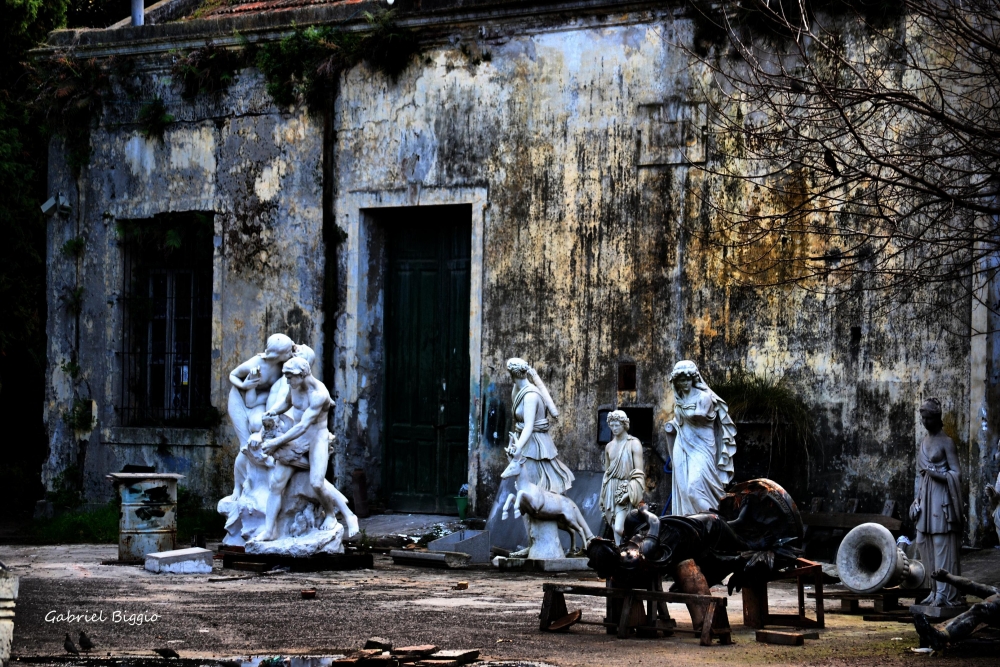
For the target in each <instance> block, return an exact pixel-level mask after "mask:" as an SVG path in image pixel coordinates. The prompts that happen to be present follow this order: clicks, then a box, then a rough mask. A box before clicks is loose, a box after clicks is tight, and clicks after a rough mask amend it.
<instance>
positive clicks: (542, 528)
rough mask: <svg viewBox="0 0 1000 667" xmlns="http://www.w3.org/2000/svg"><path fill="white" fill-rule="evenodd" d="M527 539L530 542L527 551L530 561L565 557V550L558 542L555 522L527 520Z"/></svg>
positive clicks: (557, 529)
mask: <svg viewBox="0 0 1000 667" xmlns="http://www.w3.org/2000/svg"><path fill="white" fill-rule="evenodd" d="M528 539H529V540H530V541H531V548H530V549H529V550H528V558H529V559H530V560H542V559H546V558H565V557H566V550H565V549H563V546H562V543H561V542H560V540H559V526H558V525H557V524H556V522H555V521H544V520H543V521H539V520H537V519H528Z"/></svg>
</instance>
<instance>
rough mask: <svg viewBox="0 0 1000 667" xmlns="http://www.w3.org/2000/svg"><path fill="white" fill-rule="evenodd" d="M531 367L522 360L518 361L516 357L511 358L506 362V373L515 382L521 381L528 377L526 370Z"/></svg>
mask: <svg viewBox="0 0 1000 667" xmlns="http://www.w3.org/2000/svg"><path fill="white" fill-rule="evenodd" d="M529 368H531V366H529V365H528V362H527V361H525V360H524V359H519V358H518V357H512V358H511V359H508V360H507V372H509V373H510V376H511V377H512V378H514V379H515V380H521V379H523V378H526V377H528V369H529Z"/></svg>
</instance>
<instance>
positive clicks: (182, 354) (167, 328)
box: [118, 213, 219, 427]
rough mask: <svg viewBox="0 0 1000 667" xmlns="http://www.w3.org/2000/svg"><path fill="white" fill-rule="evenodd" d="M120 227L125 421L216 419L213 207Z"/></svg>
mask: <svg viewBox="0 0 1000 667" xmlns="http://www.w3.org/2000/svg"><path fill="white" fill-rule="evenodd" d="M118 227H119V229H118V231H119V238H121V239H122V248H123V252H124V256H123V258H124V279H125V285H124V293H125V309H124V321H123V336H122V347H121V355H122V375H121V398H120V403H119V409H120V414H121V421H122V426H176V427H204V426H213V425H215V424H217V423H218V421H219V412H218V411H217V410H216V409H215V408H213V407H212V404H211V402H210V396H209V394H210V391H211V378H210V373H211V352H212V350H211V346H212V254H213V243H212V239H213V233H214V227H213V221H212V214H210V213H170V214H163V215H158V216H155V217H153V218H151V219H146V220H124V221H119V223H118Z"/></svg>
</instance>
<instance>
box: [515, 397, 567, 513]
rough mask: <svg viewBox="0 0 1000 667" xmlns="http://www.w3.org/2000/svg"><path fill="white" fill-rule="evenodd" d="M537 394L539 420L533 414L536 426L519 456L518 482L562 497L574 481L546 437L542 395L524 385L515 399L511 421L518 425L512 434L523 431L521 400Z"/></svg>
mask: <svg viewBox="0 0 1000 667" xmlns="http://www.w3.org/2000/svg"><path fill="white" fill-rule="evenodd" d="M530 393H535V394H538V398H539V400H538V410H539V411H540V412H541V416H539V415H538V414H537V413H536V414H535V422H534V424H533V427H534V428H533V430H532V433H531V436H530V437H529V438H528V440H527V442H525V443H524V447H523V448H522V449H521V455H522V456H523V457H524V464H523V467H522V469H521V473H520V477H521V479H523V480H525V481H527V482H531V483H532V484H535V485H537V486H538V487H539V488H540V489H542V490H543V491H551V492H552V493H560V494H561V493H565V492H566V491H567V490H569V489H570V487H572V486H573V480H574V479H575V477H574V475H573V471H572V470H570V469H569V468H568V467H567V466H566V464H565V463H563V462H562V461H560V460H559V451H558V450H557V449H556V445H555V443H554V442H552V436H551V435H549V420H548V412H547V411H546V409H545V401H543V400H542V398H541V392H540V391H538V387H536V386H535V385H533V384H530V383H529V384H527V385H525V386H524V388H523V389H521V390H520V391H519V392H518V393H517V395H516V396H515V397H514V418H515V419H516V420H517V422H516V423H515V425H514V432H515V435H516V436H517V437H520V436H521V432H522V431H524V399H525V397H526V396H527V395H528V394H530Z"/></svg>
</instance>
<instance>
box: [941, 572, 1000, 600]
mask: <svg viewBox="0 0 1000 667" xmlns="http://www.w3.org/2000/svg"><path fill="white" fill-rule="evenodd" d="M931 578H932V579H935V580H937V581H943V582H944V583H946V584H951V585H952V586H954V587H955V588H957V589H958V590H960V591H962V592H963V593H966V594H968V595H975V596H976V597H980V598H983V599H984V600H985V599H986V598H988V597H989V596H991V595H997V594H1000V588H994V587H993V586H987V585H986V584H981V583H979V582H978V581H973V580H972V579H966V578H965V577H958V576H955V575H954V574H951V573H950V572H947V571H945V570H934V572H933V573H932V574H931Z"/></svg>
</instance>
